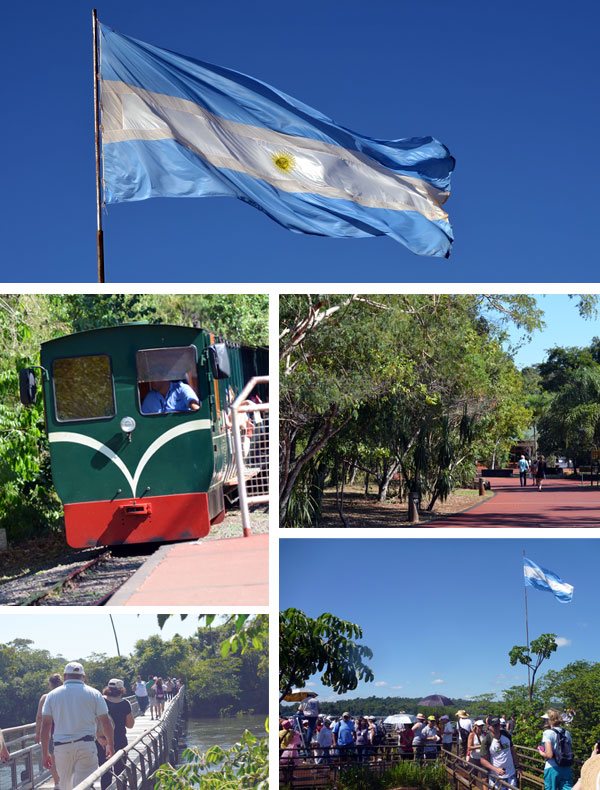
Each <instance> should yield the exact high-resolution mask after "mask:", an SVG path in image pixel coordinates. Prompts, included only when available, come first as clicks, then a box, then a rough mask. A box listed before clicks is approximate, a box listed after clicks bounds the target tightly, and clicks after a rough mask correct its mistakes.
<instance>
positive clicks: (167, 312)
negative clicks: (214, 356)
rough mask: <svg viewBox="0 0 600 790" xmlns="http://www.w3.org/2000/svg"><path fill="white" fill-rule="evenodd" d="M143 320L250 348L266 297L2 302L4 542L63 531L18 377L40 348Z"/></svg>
mask: <svg viewBox="0 0 600 790" xmlns="http://www.w3.org/2000/svg"><path fill="white" fill-rule="evenodd" d="M139 321H146V322H152V323H175V324H183V325H191V324H194V323H195V324H196V325H198V326H200V325H202V326H204V327H205V328H207V329H210V330H211V331H214V332H215V333H216V334H217V335H224V336H225V337H227V338H228V339H231V340H236V341H238V342H242V343H245V344H249V345H261V344H267V343H268V297H267V296H266V295H264V294H257V295H255V294H232V295H221V294H183V295H178V294H142V295H139V294H66V295H58V294H57V295H52V294H49V295H38V294H3V295H0V351H1V353H0V527H2V528H5V529H6V530H7V535H8V539H9V541H11V542H12V541H18V540H20V539H23V538H26V537H30V536H31V535H34V534H36V535H40V534H42V533H44V532H47V531H48V530H53V529H54V530H58V529H60V528H61V526H62V508H61V505H60V501H59V500H58V497H57V496H56V494H55V492H54V490H53V487H52V483H51V475H50V466H49V456H48V445H47V440H46V437H45V432H44V416H43V405H42V403H41V398H38V402H37V403H36V404H34V405H33V406H32V407H28V408H25V407H23V406H22V405H21V404H20V402H19V383H18V382H19V379H18V376H19V370H20V369H22V368H24V367H30V366H34V365H37V364H39V348H40V344H41V343H42V342H44V341H47V340H51V339H53V338H56V337H60V336H61V335H65V334H69V333H72V332H78V331H84V330H88V329H96V328H98V327H105V326H116V325H118V324H123V323H129V322H139Z"/></svg>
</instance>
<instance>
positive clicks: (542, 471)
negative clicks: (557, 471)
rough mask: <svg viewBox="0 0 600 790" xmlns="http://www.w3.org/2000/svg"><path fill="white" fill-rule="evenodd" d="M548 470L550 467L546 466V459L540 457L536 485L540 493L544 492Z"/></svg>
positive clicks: (536, 469) (536, 471) (536, 472)
mask: <svg viewBox="0 0 600 790" xmlns="http://www.w3.org/2000/svg"><path fill="white" fill-rule="evenodd" d="M547 468H548V465H547V464H546V459H545V458H544V456H543V455H540V456H538V460H537V466H536V467H535V484H536V486H537V487H538V491H541V490H542V483H543V482H544V480H545V479H546V470H547Z"/></svg>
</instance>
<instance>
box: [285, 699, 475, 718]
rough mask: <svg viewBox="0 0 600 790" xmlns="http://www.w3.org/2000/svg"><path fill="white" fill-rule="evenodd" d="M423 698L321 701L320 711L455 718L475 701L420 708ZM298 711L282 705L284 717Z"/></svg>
mask: <svg viewBox="0 0 600 790" xmlns="http://www.w3.org/2000/svg"><path fill="white" fill-rule="evenodd" d="M420 700H421V697H354V698H353V699H350V698H344V699H342V700H337V701H335V702H326V701H324V700H319V710H320V711H321V713H327V714H328V715H333V716H341V715H342V713H344V711H350V713H351V714H353V715H354V714H362V715H363V716H390V715H391V714H392V713H400V711H404V712H405V713H412V714H416V713H425V714H427V715H429V714H432V713H435V714H436V715H437V714H442V713H447V714H448V715H449V716H451V717H452V718H454V716H455V714H456V711H457V710H460V709H461V708H464V709H465V710H467V711H469V706H471V707H472V705H473V701H472V700H468V699H458V698H457V699H455V700H454V703H453V705H452V706H445V707H423V706H419V701H420ZM297 709H298V705H297V704H292V705H288V704H282V705H280V711H281V713H282V714H284V715H290V714H292V713H294V712H295V711H296V710H297ZM469 712H471V711H469Z"/></svg>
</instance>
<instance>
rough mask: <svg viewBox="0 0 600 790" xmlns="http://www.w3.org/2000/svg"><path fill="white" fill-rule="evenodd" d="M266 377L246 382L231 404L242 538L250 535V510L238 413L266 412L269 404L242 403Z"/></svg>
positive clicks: (267, 379) (267, 380) (263, 382)
mask: <svg viewBox="0 0 600 790" xmlns="http://www.w3.org/2000/svg"><path fill="white" fill-rule="evenodd" d="M268 383H269V377H268V376H254V377H253V378H251V379H250V381H248V382H247V383H246V384H245V386H244V387H243V389H242V390H241V392H240V393H239V395H238V396H237V398H236V399H235V400H234V401H233V403H232V404H231V426H232V434H233V446H234V456H235V467H236V470H237V479H238V493H239V499H240V513H241V516H242V525H243V530H244V537H248V536H249V535H250V534H251V533H252V529H251V526H250V509H249V507H248V492H247V491H246V483H245V480H246V478H245V474H246V465H245V463H244V450H243V446H242V431H241V425H240V421H239V414H240V412H246V413H247V412H252V411H268V410H269V406H270V404H268V403H253V404H252V406H250V405H249V404H246V405H245V406H243V405H242V404H243V402H244V401H245V400H247V398H248V395H249V394H250V393H251V392H252V390H253V389H254V388H255V387H256V386H257V385H258V384H268Z"/></svg>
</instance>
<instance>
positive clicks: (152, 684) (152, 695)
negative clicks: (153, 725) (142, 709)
mask: <svg viewBox="0 0 600 790" xmlns="http://www.w3.org/2000/svg"><path fill="white" fill-rule="evenodd" d="M157 680H158V678H157V677H151V678H150V680H149V681H148V682H147V683H146V691H147V692H148V707H149V708H150V719H151V720H152V721H154V719H158V708H157V706H156V681H157Z"/></svg>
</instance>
